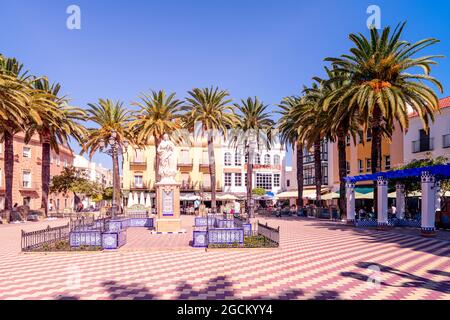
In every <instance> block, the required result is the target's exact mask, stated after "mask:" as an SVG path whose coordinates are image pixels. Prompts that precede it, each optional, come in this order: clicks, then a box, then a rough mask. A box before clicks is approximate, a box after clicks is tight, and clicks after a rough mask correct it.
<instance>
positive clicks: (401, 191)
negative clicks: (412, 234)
mask: <svg viewBox="0 0 450 320" xmlns="http://www.w3.org/2000/svg"><path fill="white" fill-rule="evenodd" d="M395 196H396V199H395V207H396V208H397V213H396V216H397V218H398V219H403V218H404V217H405V186H404V185H403V184H401V183H399V182H397V184H396V185H395Z"/></svg>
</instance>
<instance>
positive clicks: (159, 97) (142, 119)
mask: <svg viewBox="0 0 450 320" xmlns="http://www.w3.org/2000/svg"><path fill="white" fill-rule="evenodd" d="M140 99H141V102H134V103H133V105H136V106H138V107H139V108H140V109H139V110H138V111H136V112H134V113H133V114H132V116H133V120H132V121H131V122H130V128H131V129H130V130H131V131H132V133H133V137H134V140H135V143H136V144H137V145H142V146H145V145H148V144H149V143H150V139H151V138H153V141H154V143H155V150H157V149H158V146H159V143H160V141H161V139H162V136H163V135H164V134H165V133H167V134H169V135H171V134H173V133H175V132H178V131H179V130H180V129H181V121H179V120H180V119H181V116H182V114H181V111H183V107H182V104H183V101H181V100H178V99H175V93H171V94H170V95H166V93H165V91H164V90H160V91H158V92H156V91H152V92H151V94H142V95H141V98H140ZM158 169H159V158H158V156H157V153H156V152H155V177H156V181H159V176H158V172H159V170H158Z"/></svg>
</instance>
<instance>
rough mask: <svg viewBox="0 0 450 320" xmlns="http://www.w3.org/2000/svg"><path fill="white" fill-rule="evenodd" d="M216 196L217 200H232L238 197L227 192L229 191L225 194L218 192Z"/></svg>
mask: <svg viewBox="0 0 450 320" xmlns="http://www.w3.org/2000/svg"><path fill="white" fill-rule="evenodd" d="M216 198H217V200H219V201H234V200H237V199H238V198H237V197H236V196H235V195H233V194H229V193H227V194H218V195H217V196H216Z"/></svg>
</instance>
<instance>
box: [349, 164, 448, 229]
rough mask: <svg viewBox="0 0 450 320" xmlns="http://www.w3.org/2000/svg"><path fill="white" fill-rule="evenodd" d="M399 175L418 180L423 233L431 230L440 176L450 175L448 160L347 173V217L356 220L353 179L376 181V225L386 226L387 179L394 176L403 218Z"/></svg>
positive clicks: (402, 200)
mask: <svg viewBox="0 0 450 320" xmlns="http://www.w3.org/2000/svg"><path fill="white" fill-rule="evenodd" d="M402 178H416V179H418V180H420V181H421V189H422V190H421V196H422V208H421V210H422V217H421V227H422V233H424V234H433V233H434V232H435V212H436V210H439V209H440V196H441V191H440V184H439V182H440V180H444V179H450V164H446V165H436V166H428V167H422V168H412V169H405V170H392V171H388V172H379V173H375V174H367V175H361V176H353V177H351V176H348V177H346V178H345V181H346V193H347V220H349V221H354V220H355V198H356V194H355V183H356V182H360V181H376V182H377V196H378V199H377V207H378V212H377V216H378V226H380V227H382V226H387V224H388V215H387V199H388V181H389V179H394V180H396V181H397V182H396V186H395V187H396V199H397V201H396V204H397V217H398V218H399V219H402V218H403V217H404V213H405V187H404V185H402V184H401V180H399V179H402Z"/></svg>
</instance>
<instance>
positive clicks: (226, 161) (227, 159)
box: [224, 152, 231, 166]
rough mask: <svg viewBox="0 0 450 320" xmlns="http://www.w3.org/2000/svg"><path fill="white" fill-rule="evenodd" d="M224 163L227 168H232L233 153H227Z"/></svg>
mask: <svg viewBox="0 0 450 320" xmlns="http://www.w3.org/2000/svg"><path fill="white" fill-rule="evenodd" d="M224 163H225V165H226V166H231V153H229V152H225V155H224Z"/></svg>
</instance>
